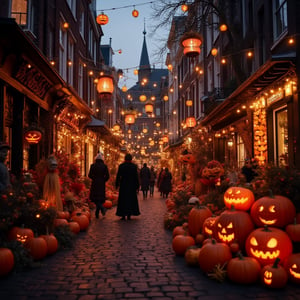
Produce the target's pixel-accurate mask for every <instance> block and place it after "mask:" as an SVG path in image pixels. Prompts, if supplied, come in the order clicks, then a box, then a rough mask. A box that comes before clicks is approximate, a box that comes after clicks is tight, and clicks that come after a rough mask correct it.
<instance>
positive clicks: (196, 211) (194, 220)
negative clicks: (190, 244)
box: [188, 205, 212, 237]
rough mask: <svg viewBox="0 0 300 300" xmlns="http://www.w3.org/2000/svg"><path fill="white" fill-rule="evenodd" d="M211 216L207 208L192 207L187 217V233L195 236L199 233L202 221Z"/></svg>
mask: <svg viewBox="0 0 300 300" xmlns="http://www.w3.org/2000/svg"><path fill="white" fill-rule="evenodd" d="M211 216H212V212H211V210H210V209H209V208H208V207H207V206H199V205H196V206H195V207H193V208H192V209H191V210H190V212H189V215H188V226H189V233H190V235H192V236H194V237H195V236H196V235H197V234H198V233H201V231H202V227H203V223H204V221H205V220H206V219H207V218H208V217H211Z"/></svg>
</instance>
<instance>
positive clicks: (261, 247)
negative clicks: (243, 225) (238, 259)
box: [245, 226, 293, 266]
mask: <svg viewBox="0 0 300 300" xmlns="http://www.w3.org/2000/svg"><path fill="white" fill-rule="evenodd" d="M245 248H246V251H247V254H248V256H251V257H254V258H256V259H257V260H258V261H259V262H260V264H261V265H263V266H265V265H268V264H273V263H274V262H275V260H276V258H280V260H281V261H284V260H285V259H286V258H287V257H289V256H290V255H291V253H292V251H293V245H292V242H291V239H290V238H289V236H288V235H287V234H286V233H285V232H284V231H283V230H281V229H278V228H275V227H267V226H265V228H257V229H255V230H254V231H252V232H251V233H250V234H249V236H248V238H247V240H246V245H245Z"/></svg>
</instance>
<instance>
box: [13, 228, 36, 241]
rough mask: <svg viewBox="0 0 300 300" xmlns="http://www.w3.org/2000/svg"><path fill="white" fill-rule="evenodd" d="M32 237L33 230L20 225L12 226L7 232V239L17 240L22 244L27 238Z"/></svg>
mask: <svg viewBox="0 0 300 300" xmlns="http://www.w3.org/2000/svg"><path fill="white" fill-rule="evenodd" d="M33 237H34V234H33V231H32V230H31V229H30V228H24V226H22V227H18V226H14V227H13V228H11V229H10V231H9V232H8V239H9V240H17V241H19V242H21V243H23V244H24V243H25V242H26V241H27V240H29V239H31V238H33Z"/></svg>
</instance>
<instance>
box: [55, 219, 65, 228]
mask: <svg viewBox="0 0 300 300" xmlns="http://www.w3.org/2000/svg"><path fill="white" fill-rule="evenodd" d="M65 225H68V221H67V220H66V219H55V220H54V226H55V227H58V226H65Z"/></svg>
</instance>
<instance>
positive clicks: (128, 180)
mask: <svg viewBox="0 0 300 300" xmlns="http://www.w3.org/2000/svg"><path fill="white" fill-rule="evenodd" d="M115 185H116V188H117V189H119V197H118V205H117V211H116V215H117V216H119V217H121V220H125V217H126V216H127V220H130V219H131V216H138V215H140V210H139V203H138V199H137V190H138V189H139V176H138V171H137V165H136V164H134V163H133V162H132V156H131V154H126V155H125V162H123V163H121V164H120V165H119V168H118V172H117V177H116V183H115Z"/></svg>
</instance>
